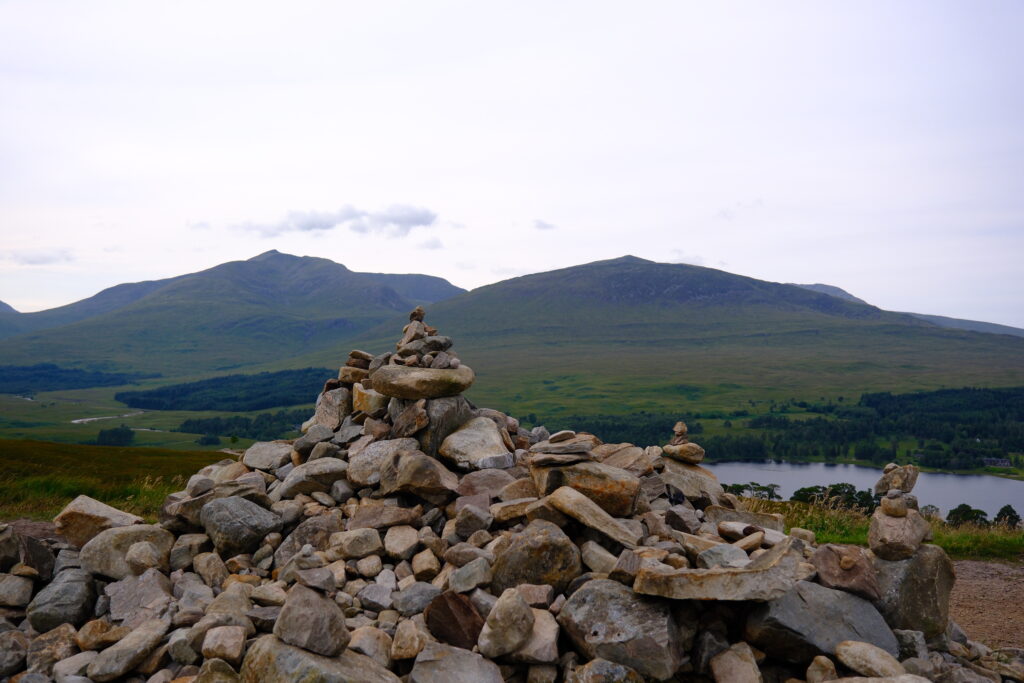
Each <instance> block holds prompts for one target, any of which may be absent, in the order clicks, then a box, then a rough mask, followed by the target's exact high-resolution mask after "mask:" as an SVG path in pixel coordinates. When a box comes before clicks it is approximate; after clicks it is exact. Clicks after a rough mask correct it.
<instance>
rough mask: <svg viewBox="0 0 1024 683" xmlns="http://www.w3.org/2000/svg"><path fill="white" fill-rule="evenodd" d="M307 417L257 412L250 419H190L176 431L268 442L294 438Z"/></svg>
mask: <svg viewBox="0 0 1024 683" xmlns="http://www.w3.org/2000/svg"><path fill="white" fill-rule="evenodd" d="M308 418H309V411H308V410H279V411H277V412H276V413H260V414H259V415H257V416H256V417H252V418H249V417H207V418H192V419H189V420H185V421H184V422H182V423H181V424H180V425H178V429H177V431H179V432H190V433H192V434H204V435H214V434H215V435H219V436H228V437H238V436H244V437H246V438H249V439H256V440H259V441H271V440H273V439H285V438H288V437H289V436H298V432H299V427H300V426H301V425H302V423H303V422H305V421H306V420H307V419H308ZM204 438H205V437H204Z"/></svg>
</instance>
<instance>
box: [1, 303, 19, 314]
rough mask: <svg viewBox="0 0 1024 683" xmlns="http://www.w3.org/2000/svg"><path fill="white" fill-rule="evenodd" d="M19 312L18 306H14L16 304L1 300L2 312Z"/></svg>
mask: <svg viewBox="0 0 1024 683" xmlns="http://www.w3.org/2000/svg"><path fill="white" fill-rule="evenodd" d="M17 312H18V311H17V309H16V308H14V306H11V305H10V304H8V303H4V302H3V301H0V313H17Z"/></svg>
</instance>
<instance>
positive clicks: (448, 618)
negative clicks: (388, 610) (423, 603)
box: [423, 591, 484, 650]
mask: <svg viewBox="0 0 1024 683" xmlns="http://www.w3.org/2000/svg"><path fill="white" fill-rule="evenodd" d="M423 620H424V622H425V623H426V625H427V628H428V629H429V630H430V633H431V634H432V635H433V636H434V637H435V638H437V639H438V640H440V641H441V642H443V643H448V644H449V645H454V646H455V647H461V648H463V649H465V650H471V649H472V648H473V646H474V645H476V642H477V639H479V637H480V631H482V630H483V627H484V620H483V619H482V618H481V617H480V614H479V613H478V612H477V611H476V608H475V607H473V603H472V602H471V601H470V599H469V598H467V597H466V596H465V595H462V594H460V593H455V592H452V591H446V592H444V593H441V594H440V595H438V596H437V597H436V598H434V599H433V600H431V602H430V604H429V605H427V608H426V609H425V610H424V611H423Z"/></svg>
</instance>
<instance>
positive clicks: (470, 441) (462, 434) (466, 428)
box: [438, 417, 514, 470]
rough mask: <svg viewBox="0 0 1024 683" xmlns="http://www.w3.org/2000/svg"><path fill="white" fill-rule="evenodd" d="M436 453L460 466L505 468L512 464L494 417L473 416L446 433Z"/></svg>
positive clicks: (463, 467) (459, 467)
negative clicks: (451, 431) (448, 433)
mask: <svg viewBox="0 0 1024 683" xmlns="http://www.w3.org/2000/svg"><path fill="white" fill-rule="evenodd" d="M438 453H439V454H440V455H441V457H443V458H444V459H446V460H448V461H449V462H451V463H452V464H453V465H454V466H455V467H457V468H458V469H462V470H482V469H488V468H496V469H505V468H508V467H511V466H512V465H513V464H514V461H513V457H512V453H510V452H509V450H508V448H507V447H506V446H505V442H504V440H503V439H502V438H501V433H500V432H499V431H498V427H497V426H496V425H495V424H494V421H493V420H491V419H489V418H486V417H476V418H473V419H472V420H470V421H469V422H467V423H466V424H464V425H462V426H461V427H459V429H458V430H456V431H455V432H453V433H451V434H450V435H448V437H447V438H446V439H445V440H444V442H443V443H442V444H441V448H440V449H439V450H438Z"/></svg>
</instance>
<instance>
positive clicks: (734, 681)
mask: <svg viewBox="0 0 1024 683" xmlns="http://www.w3.org/2000/svg"><path fill="white" fill-rule="evenodd" d="M711 674H712V675H713V676H714V677H715V682H716V683H761V680H762V679H761V671H760V670H759V669H758V668H757V661H756V660H755V658H754V652H753V651H752V650H751V649H750V646H749V645H747V644H746V643H743V642H740V643H736V644H735V645H733V646H732V647H730V648H729V649H728V650H725V651H723V652H720V653H718V654H717V655H715V656H714V657H712V658H711Z"/></svg>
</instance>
